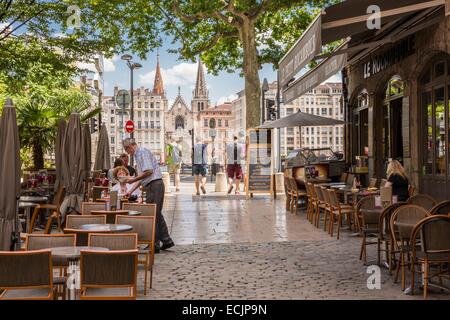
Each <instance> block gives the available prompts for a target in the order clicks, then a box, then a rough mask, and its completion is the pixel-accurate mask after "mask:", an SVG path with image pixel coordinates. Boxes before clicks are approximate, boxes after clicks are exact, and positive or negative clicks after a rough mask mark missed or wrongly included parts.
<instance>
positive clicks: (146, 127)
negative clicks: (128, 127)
mask: <svg viewBox="0 0 450 320" xmlns="http://www.w3.org/2000/svg"><path fill="white" fill-rule="evenodd" d="M145 129H148V121H145Z"/></svg>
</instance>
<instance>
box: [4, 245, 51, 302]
mask: <svg viewBox="0 0 450 320" xmlns="http://www.w3.org/2000/svg"><path fill="white" fill-rule="evenodd" d="M0 292H1V293H0V300H52V299H53V266H52V253H51V251H50V250H38V251H15V252H10V251H3V252H1V251H0Z"/></svg>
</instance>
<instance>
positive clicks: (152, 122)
mask: <svg viewBox="0 0 450 320" xmlns="http://www.w3.org/2000/svg"><path fill="white" fill-rule="evenodd" d="M154 128H155V121H150V129H154Z"/></svg>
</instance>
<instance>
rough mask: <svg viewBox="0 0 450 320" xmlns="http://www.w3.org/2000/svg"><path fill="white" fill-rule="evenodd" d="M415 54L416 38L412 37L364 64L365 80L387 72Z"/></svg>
mask: <svg viewBox="0 0 450 320" xmlns="http://www.w3.org/2000/svg"><path fill="white" fill-rule="evenodd" d="M414 52H415V38H414V36H410V37H409V38H406V39H404V40H402V41H400V42H399V43H398V44H396V45H394V46H393V47H392V48H390V49H388V50H387V51H385V52H383V53H381V54H379V55H377V56H375V57H373V58H371V59H369V61H368V62H366V63H365V64H364V79H367V78H370V77H371V76H373V75H375V74H377V73H379V72H381V71H383V70H386V69H387V68H389V67H391V66H393V65H395V64H397V63H399V62H400V61H402V60H403V59H405V58H407V57H409V56H410V55H412V54H414Z"/></svg>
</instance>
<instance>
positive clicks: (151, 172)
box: [122, 138, 175, 253]
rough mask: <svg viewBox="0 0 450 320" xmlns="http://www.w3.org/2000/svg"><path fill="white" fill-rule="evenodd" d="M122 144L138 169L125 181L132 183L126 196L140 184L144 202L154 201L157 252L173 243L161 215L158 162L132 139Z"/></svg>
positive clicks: (161, 185) (162, 202)
mask: <svg viewBox="0 0 450 320" xmlns="http://www.w3.org/2000/svg"><path fill="white" fill-rule="evenodd" d="M122 144H123V148H124V149H125V151H126V152H127V153H128V154H129V155H131V156H134V159H135V161H136V165H137V169H138V176H137V177H135V178H129V179H128V180H127V181H126V182H127V183H129V184H133V187H132V188H131V190H130V191H128V193H127V195H126V196H127V197H130V196H131V194H133V192H134V191H135V190H136V189H137V188H138V187H139V186H142V188H143V191H145V193H146V202H147V203H156V235H155V252H156V253H158V252H159V250H160V249H161V250H166V249H169V248H171V247H173V246H174V245H175V244H174V242H173V240H172V238H171V237H170V235H169V230H168V229H167V224H166V221H165V220H164V216H163V215H162V208H163V205H164V192H165V188H164V182H163V180H162V174H161V171H160V168H159V163H158V161H157V160H156V158H155V156H154V155H153V153H152V152H151V151H150V150H148V149H146V148H141V147H138V145H137V144H136V141H135V140H134V139H131V138H127V139H125V140H123V142H122ZM160 242H162V246H160Z"/></svg>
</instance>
